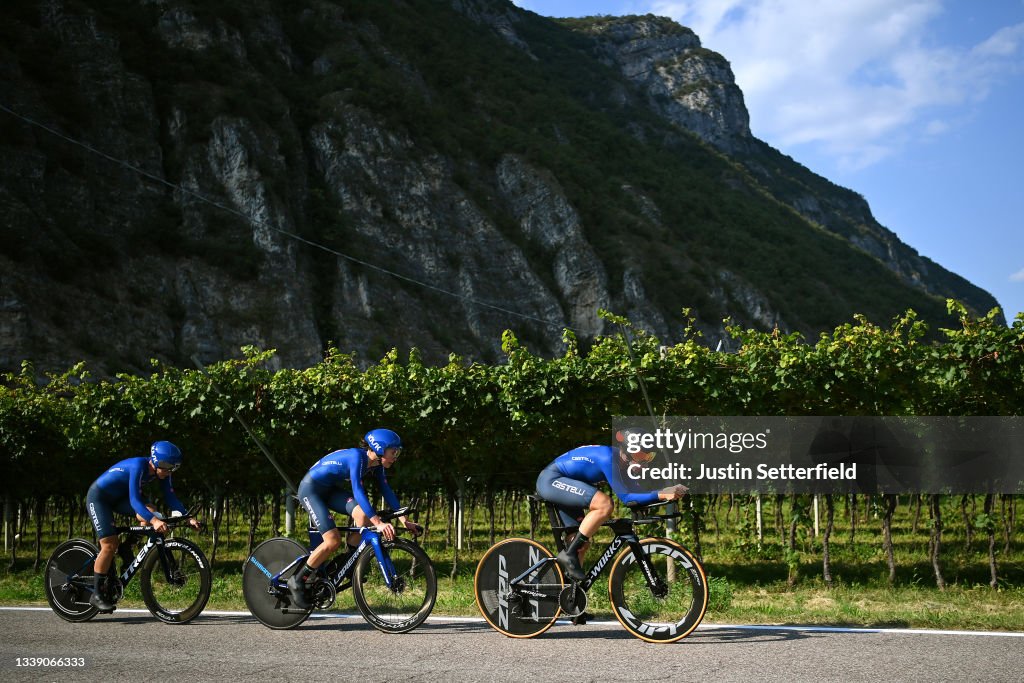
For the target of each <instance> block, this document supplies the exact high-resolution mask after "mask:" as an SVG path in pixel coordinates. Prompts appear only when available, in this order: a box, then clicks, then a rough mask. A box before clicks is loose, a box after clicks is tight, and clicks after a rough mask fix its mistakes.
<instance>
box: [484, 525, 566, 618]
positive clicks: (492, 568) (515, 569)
mask: <svg viewBox="0 0 1024 683" xmlns="http://www.w3.org/2000/svg"><path fill="white" fill-rule="evenodd" d="M551 557H552V555H551V553H550V551H548V549H547V548H545V547H544V546H542V545H541V544H540V543H537V542H535V541H531V540H529V539H526V538H510V539H508V540H505V541H502V542H500V543H496V544H494V545H493V546H491V548H490V549H489V550H488V551H487V552H486V553H484V556H483V557H482V558H480V563H479V564H478V565H477V567H476V576H475V577H474V579H473V590H474V592H475V593H476V604H477V607H479V608H480V613H481V614H482V615H483V616H484V619H485V620H487V623H488V624H490V625H491V627H492V628H493V629H494V630H496V631H498V632H500V633H504V634H505V635H506V636H510V637H512V638H532V637H534V636H538V635H540V634H541V633H544V631H547V630H548V629H549V628H551V625H552V624H554V623H555V619H557V618H558V615H559V614H560V613H561V610H560V609H559V606H558V597H559V595H560V594H561V592H562V588H563V586H564V581H563V579H562V570H561V568H560V567H559V566H558V564H557V563H556V562H545V563H544V564H543V565H542V566H540V567H538V568H537V569H536V570H535V571H534V572H533V573H532V574H530V575H529V576H527V577H526V578H525V580H524V581H523V588H526V589H528V590H529V591H531V593H533V595H525V594H520V593H517V592H516V591H515V590H514V589H513V588H512V587H511V586H510V581H512V580H513V579H515V578H516V577H518V576H519V575H520V574H522V573H523V572H525V571H526V570H528V569H529V568H530V567H533V566H534V565H536V564H537V563H539V562H541V560H544V559H548V558H551ZM538 593H542V594H544V595H545V596H547V597H539V596H538V595H537V594H538Z"/></svg>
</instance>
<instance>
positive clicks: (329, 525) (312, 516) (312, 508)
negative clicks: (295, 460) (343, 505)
mask: <svg viewBox="0 0 1024 683" xmlns="http://www.w3.org/2000/svg"><path fill="white" fill-rule="evenodd" d="M334 497H335V496H334V495H331V494H327V495H326V496H325V495H324V494H322V493H321V492H320V491H318V490H317V489H316V487H315V486H314V485H313V484H312V482H311V481H310V480H309V479H308V478H304V479H303V480H302V483H300V484H299V500H300V501H301V502H302V505H303V506H304V507H305V508H306V511H307V512H308V513H309V520H310V522H312V524H313V526H315V527H316V529H317V531H319V532H320V535H321V536H323V539H324V540H323V543H321V544H320V545H318V546H317V547H316V548H315V549H314V550H313V552H312V553H310V555H309V559H307V560H306V566H307V567H309V568H310V569H311V570H312V569H316V568H317V567H319V566H320V565H321V564H323V563H324V562H326V561H327V559H328V558H330V556H331V555H332V554H334V551H335V550H337V549H338V546H339V545H340V544H341V532H339V531H338V525H337V524H335V523H334V517H333V516H332V515H331V509H332V506H331V505H330V503H331V502H333V499H334ZM335 509H336V508H335ZM310 573H312V572H310Z"/></svg>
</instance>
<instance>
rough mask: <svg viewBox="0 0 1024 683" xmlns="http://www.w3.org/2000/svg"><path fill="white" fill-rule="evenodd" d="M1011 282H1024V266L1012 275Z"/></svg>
mask: <svg viewBox="0 0 1024 683" xmlns="http://www.w3.org/2000/svg"><path fill="white" fill-rule="evenodd" d="M1010 282H1024V268H1021V269H1020V270H1018V271H1017V272H1016V273H1014V274H1013V275H1011V276H1010Z"/></svg>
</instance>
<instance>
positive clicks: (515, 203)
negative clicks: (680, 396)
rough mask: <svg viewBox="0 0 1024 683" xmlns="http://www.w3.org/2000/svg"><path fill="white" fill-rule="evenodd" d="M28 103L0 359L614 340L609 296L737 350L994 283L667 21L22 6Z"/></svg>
mask: <svg viewBox="0 0 1024 683" xmlns="http://www.w3.org/2000/svg"><path fill="white" fill-rule="evenodd" d="M442 37H443V38H444V39H443V40H442ZM566 93H568V94H566ZM0 103H2V104H3V105H4V106H6V107H9V108H10V109H11V110H13V111H14V112H17V113H18V114H19V115H21V117H23V118H17V117H15V116H12V115H11V114H9V113H3V112H0V117H3V125H2V126H0V207H2V218H0V231H2V234H0V237H2V245H3V246H2V249H0V267H2V269H0V369H11V368H14V367H16V366H17V365H18V364H19V363H20V361H21V360H23V359H26V358H31V359H34V360H35V361H36V363H37V366H38V367H39V368H40V369H48V368H63V367H66V366H67V365H68V364H70V363H71V362H73V361H76V360H79V359H82V358H84V359H87V360H89V361H91V363H92V365H93V367H94V368H95V369H96V371H97V372H98V373H101V374H102V373H108V372H115V371H120V370H141V369H145V368H146V367H148V359H149V358H151V357H156V358H159V359H162V360H165V361H169V362H173V363H182V364H185V363H188V362H189V359H190V357H191V356H193V355H198V356H200V357H201V358H203V359H205V360H210V359H214V358H223V357H227V356H231V355H235V354H237V352H238V347H240V346H242V345H244V344H255V345H257V346H261V347H264V348H277V349H278V352H279V353H278V356H277V362H278V363H279V364H281V365H286V366H303V365H307V364H309V363H312V362H314V361H316V360H317V359H318V358H319V356H320V354H321V352H322V349H323V348H324V346H325V345H326V344H328V343H332V342H333V343H335V344H336V345H338V346H339V347H340V348H342V349H344V350H354V351H356V352H357V353H358V354H359V355H360V357H361V358H362V359H363V360H364V361H368V360H373V359H375V358H376V357H379V355H380V354H382V353H384V352H385V351H387V350H388V349H389V348H391V347H392V346H398V347H400V348H408V347H411V346H413V345H415V346H418V347H420V348H421V349H423V351H424V353H425V355H426V357H427V358H429V359H434V360H439V359H442V358H444V357H445V356H446V355H447V354H448V353H449V352H452V351H455V352H458V353H462V354H466V355H469V356H471V357H474V358H481V359H485V360H496V359H498V358H499V357H500V349H499V343H500V336H501V331H502V330H503V329H505V328H508V327H512V328H513V329H514V330H515V331H516V332H517V334H519V335H520V337H522V338H523V339H525V340H526V341H527V343H529V344H530V345H531V346H532V347H534V348H535V349H536V350H538V351H540V352H543V353H557V352H558V351H559V350H560V348H561V342H560V339H561V328H562V327H563V326H569V327H572V328H573V329H574V330H575V331H576V332H577V334H578V335H579V336H580V337H581V338H582V339H583V340H584V341H586V340H587V339H590V338H593V337H594V336H595V335H598V334H601V333H602V332H604V327H603V323H602V321H601V320H600V319H599V318H598V317H597V316H596V310H597V309H598V308H610V309H612V310H614V311H616V312H621V313H624V314H626V315H628V316H629V317H630V318H631V319H633V320H634V321H636V322H638V323H639V324H641V325H643V326H645V327H646V328H648V329H651V330H652V331H654V332H655V333H657V334H659V335H661V336H662V337H664V338H665V339H667V340H670V339H672V338H673V330H674V329H675V328H676V326H677V325H678V322H674V321H678V320H679V319H680V316H679V308H681V307H682V306H690V307H692V308H694V309H695V314H696V315H697V317H698V326H699V327H700V328H701V329H702V330H703V331H705V333H706V334H707V335H708V338H709V341H710V342H711V343H714V341H715V340H716V339H717V338H719V337H720V336H721V335H722V326H721V318H722V317H723V316H724V315H730V316H731V317H733V319H734V320H736V321H738V322H740V323H742V324H749V325H757V326H762V327H766V328H771V327H773V326H779V327H781V328H783V329H787V330H789V329H799V330H803V331H805V332H807V333H808V334H813V333H814V332H815V331H816V330H819V329H823V328H826V327H828V326H830V325H834V324H836V323H838V322H841V321H842V320H845V319H848V317H849V315H850V314H851V313H852V312H854V311H858V312H865V313H867V314H869V315H874V316H875V317H876V318H877V317H884V316H887V315H889V314H891V313H892V312H894V311H898V310H901V309H902V308H905V307H907V306H913V307H915V308H918V309H919V310H923V311H924V312H926V313H927V312H930V311H931V312H933V311H936V310H939V308H940V305H939V303H938V299H937V298H936V296H939V297H941V296H955V297H957V298H961V299H964V300H966V301H967V302H968V303H969V304H971V305H972V306H974V307H975V308H976V309H984V308H986V307H988V306H989V305H990V304H993V303H994V302H992V301H991V297H988V295H986V294H985V293H984V292H980V290H977V289H976V288H973V287H972V286H971V285H969V283H965V282H963V281H962V280H960V279H958V278H957V277H956V276H954V275H952V274H949V273H947V272H946V271H944V270H943V269H941V267H939V266H937V265H936V264H933V263H931V262H928V261H927V260H926V259H922V258H921V257H919V256H918V255H917V254H916V252H913V250H912V249H910V248H909V247H906V246H905V245H903V244H902V243H900V242H899V240H898V239H897V238H896V236H895V235H894V234H893V233H891V232H889V231H888V230H885V229H884V228H882V227H881V226H879V225H878V224H877V223H876V222H875V221H874V220H873V218H872V217H871V214H870V210H869V209H868V207H867V205H866V204H865V203H864V202H863V200H862V199H860V198H859V197H857V195H855V194H853V193H851V192H849V191H847V190H843V189H842V188H837V187H835V186H832V185H831V184H830V183H828V181H826V180H824V179H822V178H819V177H817V176H814V175H813V174H812V173H810V172H809V171H807V170H806V169H803V168H802V167H800V166H798V165H797V164H795V163H793V162H792V161H789V160H787V159H786V158H785V157H783V156H782V155H779V154H778V153H777V152H775V151H774V150H771V149H770V148H768V147H767V146H766V145H764V144H763V143H761V142H759V141H757V140H756V139H754V138H752V137H751V136H750V131H749V125H748V117H747V113H746V109H745V107H744V106H743V99H742V93H740V91H739V89H738V88H737V87H736V85H735V83H734V82H733V78H732V74H731V71H730V70H729V66H728V63H727V62H726V61H725V59H724V58H722V57H721V56H719V55H717V54H715V53H712V52H710V51H707V50H705V49H703V48H701V47H700V41H699V39H698V38H697V36H695V35H694V34H693V33H692V32H690V31H689V30H688V29H685V28H683V27H680V26H677V25H675V24H673V23H672V22H670V21H668V20H664V19H656V18H653V17H635V18H628V19H621V20H608V19H600V20H593V21H588V22H579V23H577V24H576V25H574V26H571V27H566V26H561V25H558V24H556V23H554V22H551V21H549V20H546V19H542V18H539V17H536V16H535V15H531V14H529V13H525V12H522V11H520V10H518V9H517V8H515V7H514V6H513V5H511V4H510V3H506V2H500V1H497V0H493V1H492V0H453V1H452V2H451V3H450V5H445V4H442V3H427V4H424V5H423V6H420V5H410V6H406V7H404V9H401V10H399V9H396V8H394V7H391V6H390V4H388V3H372V2H355V1H353V2H326V1H319V0H318V1H310V2H297V3H291V4H288V5H287V6H279V5H278V4H277V3H271V2H269V1H261V2H257V3H255V4H254V5H252V6H251V7H246V8H244V9H239V8H238V7H237V6H236V5H234V4H231V3H194V2H189V1H187V0H149V1H148V2H144V3H123V4H122V3H91V2H70V1H66V0H45V1H44V2H27V1H23V0H14V1H12V2H10V3H6V4H5V5H4V6H3V7H2V8H0ZM44 126H45V128H44ZM694 136H695V137H694ZM698 140H699V141H700V142H698ZM79 143H80V144H79ZM736 161H739V162H740V164H741V165H742V166H741V169H745V170H741V171H738V170H737V167H736V166H735V164H734V162H736ZM768 169H771V170H768ZM766 191H767V192H766ZM766 194H769V195H771V196H772V197H774V199H766V198H765V195H766ZM787 207H788V208H787ZM798 214H799V216H798ZM816 226H820V227H824V228H825V229H827V230H828V231H831V232H832V233H833V234H835V235H837V236H839V237H840V238H841V239H842V241H843V244H845V246H843V247H842V248H841V249H839V250H837V247H836V243H837V242H836V240H835V239H834V238H833V239H829V240H823V239H822V238H821V237H820V234H819V233H820V232H821V231H820V230H818V228H817V227H816ZM790 241H792V244H798V245H800V248H799V249H797V250H796V251H798V252H800V253H806V258H807V259H809V260H810V261H811V262H820V261H823V260H827V259H829V258H833V259H835V258H841V259H843V260H844V261H849V263H846V264H845V265H846V266H849V265H850V264H852V265H853V267H854V268H858V269H861V270H863V271H864V272H865V273H872V274H873V275H871V277H872V281H873V282H876V281H877V283H878V284H877V287H878V291H877V292H874V291H871V292H865V291H862V289H861V288H858V287H857V286H855V285H854V284H851V282H850V281H849V280H844V279H843V278H842V277H839V276H833V274H831V272H830V270H829V269H828V268H822V269H820V271H815V270H814V268H810V269H809V268H807V267H805V266H800V265H799V264H796V263H794V264H790V263H789V261H788V260H787V259H790V258H791V256H790V254H791V252H792V251H793V248H792V245H790V244H782V245H780V244H779V243H780V242H790ZM753 251H758V252H760V253H763V255H764V259H763V260H765V261H768V262H770V267H767V266H766V265H765V263H761V262H752V261H749V260H747V259H746V255H748V254H749V253H751V252H753ZM883 264H884V267H883ZM777 271H778V272H784V271H789V272H791V273H793V275H792V278H793V279H794V282H783V283H782V284H779V283H780V278H778V276H777V275H776V274H775V273H776V272H777ZM876 271H877V272H876ZM885 273H889V274H885ZM800 278H803V279H802V280H800V282H796V280H799V279H800ZM786 279H787V278H782V280H786ZM814 291H826V292H829V297H830V298H829V301H828V305H824V304H821V303H820V301H819V300H817V299H815V298H814V296H812V295H806V296H805V293H806V292H814ZM794 293H795V295H794ZM933 295H936V296H933ZM801 297H803V298H801Z"/></svg>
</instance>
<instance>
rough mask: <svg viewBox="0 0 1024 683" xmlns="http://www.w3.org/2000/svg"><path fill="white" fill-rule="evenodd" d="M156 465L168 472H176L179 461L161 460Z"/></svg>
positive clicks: (179, 464) (179, 465)
mask: <svg viewBox="0 0 1024 683" xmlns="http://www.w3.org/2000/svg"><path fill="white" fill-rule="evenodd" d="M156 466H157V467H159V468H160V469H162V470H167V471H168V472H176V471H177V470H178V468H179V467H181V463H176V464H172V463H169V462H164V461H163V460H161V461H160V462H158V463H157V464H156Z"/></svg>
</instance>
